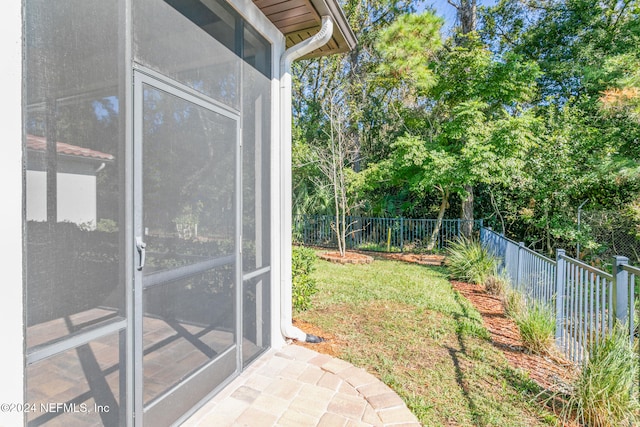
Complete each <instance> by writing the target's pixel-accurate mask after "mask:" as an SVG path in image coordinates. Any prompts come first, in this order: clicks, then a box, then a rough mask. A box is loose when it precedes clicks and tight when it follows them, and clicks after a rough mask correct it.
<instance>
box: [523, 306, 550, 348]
mask: <svg viewBox="0 0 640 427" xmlns="http://www.w3.org/2000/svg"><path fill="white" fill-rule="evenodd" d="M515 321H516V324H517V325H518V329H519V330H520V337H521V338H522V344H523V345H524V347H525V348H527V349H528V350H529V351H531V352H532V353H535V354H549V353H550V352H551V350H552V348H553V345H554V337H555V318H554V316H553V313H552V312H551V310H549V308H547V307H546V306H545V305H543V304H539V303H533V304H532V305H531V306H530V307H527V308H526V309H525V310H524V311H523V312H521V313H520V315H519V316H517V317H516V318H515Z"/></svg>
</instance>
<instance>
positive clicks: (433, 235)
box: [427, 190, 449, 251]
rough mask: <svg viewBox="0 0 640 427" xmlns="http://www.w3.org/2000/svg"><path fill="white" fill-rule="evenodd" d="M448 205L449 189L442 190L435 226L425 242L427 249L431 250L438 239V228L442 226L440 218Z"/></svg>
mask: <svg viewBox="0 0 640 427" xmlns="http://www.w3.org/2000/svg"><path fill="white" fill-rule="evenodd" d="M448 207H449V190H444V191H443V192H442V203H440V211H439V212H438V219H437V220H436V226H435V227H434V229H433V232H432V233H431V237H430V238H429V243H428V244H427V250H428V251H431V250H433V248H435V246H436V243H437V241H438V235H439V234H440V229H441V228H442V218H444V213H445V211H446V210H447V208H448Z"/></svg>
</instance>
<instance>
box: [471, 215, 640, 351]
mask: <svg viewBox="0 0 640 427" xmlns="http://www.w3.org/2000/svg"><path fill="white" fill-rule="evenodd" d="M480 240H481V242H482V244H483V246H484V247H485V248H487V249H488V250H489V251H490V252H491V253H492V254H494V255H495V256H496V257H498V258H499V259H500V263H501V265H500V268H501V270H502V271H503V272H504V273H505V274H506V275H508V276H509V278H510V280H511V283H512V286H513V287H514V288H515V289H516V290H518V291H520V292H521V293H522V294H523V295H524V296H525V297H526V299H527V300H528V302H530V303H531V302H534V301H535V302H537V303H540V304H544V305H546V306H547V307H548V308H549V309H550V310H552V312H554V313H555V317H556V344H557V345H558V347H559V348H560V349H561V350H562V351H563V352H564V354H565V356H566V357H567V358H568V359H569V360H571V361H573V362H576V363H580V362H581V361H582V360H583V359H584V357H585V356H586V352H587V351H588V350H589V348H590V344H591V343H594V342H597V341H600V340H602V339H603V338H604V337H605V336H606V335H607V334H608V333H609V332H610V331H611V329H612V327H613V324H614V321H615V320H616V319H617V320H618V321H620V323H621V324H623V325H625V327H628V331H629V339H630V341H631V343H633V340H634V335H635V332H636V331H635V329H636V326H635V324H634V316H635V307H634V306H635V304H634V303H635V298H636V292H635V281H636V277H640V269H638V268H636V267H633V266H631V265H629V259H628V258H626V257H621V256H615V257H613V272H612V273H607V272H605V271H602V270H599V269H597V268H594V267H592V266H590V265H587V264H585V263H583V262H581V261H578V260H576V259H573V258H571V257H568V256H567V255H566V254H565V251H564V250H561V249H559V250H558V251H557V253H556V259H555V260H552V259H549V258H547V257H545V256H543V255H540V254H538V253H536V252H534V251H532V250H530V249H528V248H526V247H525V246H524V244H523V243H517V242H514V241H513V240H510V239H507V238H506V237H504V236H502V235H500V234H498V233H496V232H495V231H493V230H491V229H490V228H484V227H481V229H480Z"/></svg>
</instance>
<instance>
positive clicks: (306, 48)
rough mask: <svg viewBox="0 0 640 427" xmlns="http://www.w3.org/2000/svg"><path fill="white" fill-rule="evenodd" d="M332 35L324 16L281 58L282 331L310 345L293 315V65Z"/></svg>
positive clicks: (309, 337) (310, 339) (314, 339)
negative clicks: (310, 34) (315, 30)
mask: <svg viewBox="0 0 640 427" xmlns="http://www.w3.org/2000/svg"><path fill="white" fill-rule="evenodd" d="M332 35H333V20H332V19H331V18H330V17H329V16H323V17H322V28H320V31H319V32H318V33H316V34H315V35H314V36H313V37H311V38H309V39H307V40H305V41H303V42H301V43H298V44H297V45H295V46H291V47H290V48H289V49H287V50H286V51H285V52H284V53H283V54H282V58H280V72H281V75H280V129H281V138H282V140H281V141H280V142H281V144H280V147H281V149H280V167H281V168H282V180H281V181H280V193H281V195H282V198H281V201H282V207H281V213H282V218H281V221H282V223H281V225H282V228H281V230H282V240H281V242H282V249H281V256H280V266H281V270H280V274H281V276H280V277H281V282H280V331H281V332H282V335H283V336H284V337H285V338H291V339H295V340H298V341H307V342H318V340H319V338H318V337H316V336H314V335H307V334H306V333H304V332H302V331H301V330H300V329H298V328H296V327H295V326H293V324H292V313H291V310H292V308H291V305H292V299H291V286H292V285H291V226H292V224H291V214H292V212H291V200H292V197H291V184H292V177H291V126H292V123H291V122H292V116H291V114H292V111H291V63H292V62H293V61H295V60H296V59H298V58H300V57H302V56H304V55H307V54H309V53H311V52H313V51H314V50H316V49H318V48H319V47H322V46H324V45H325V44H327V43H328V42H329V40H331V36H332Z"/></svg>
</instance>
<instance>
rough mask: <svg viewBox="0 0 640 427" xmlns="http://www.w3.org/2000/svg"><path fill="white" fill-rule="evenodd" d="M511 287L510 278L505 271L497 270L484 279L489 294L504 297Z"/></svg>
mask: <svg viewBox="0 0 640 427" xmlns="http://www.w3.org/2000/svg"><path fill="white" fill-rule="evenodd" d="M509 287H510V281H509V278H508V277H507V276H506V275H505V274H504V273H499V272H498V271H497V270H496V271H494V272H493V273H492V274H491V275H489V276H488V277H487V279H486V280H485V281H484V289H485V290H486V291H487V293H488V294H489V295H496V296H499V297H502V296H504V294H505V292H507V289H509Z"/></svg>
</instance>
